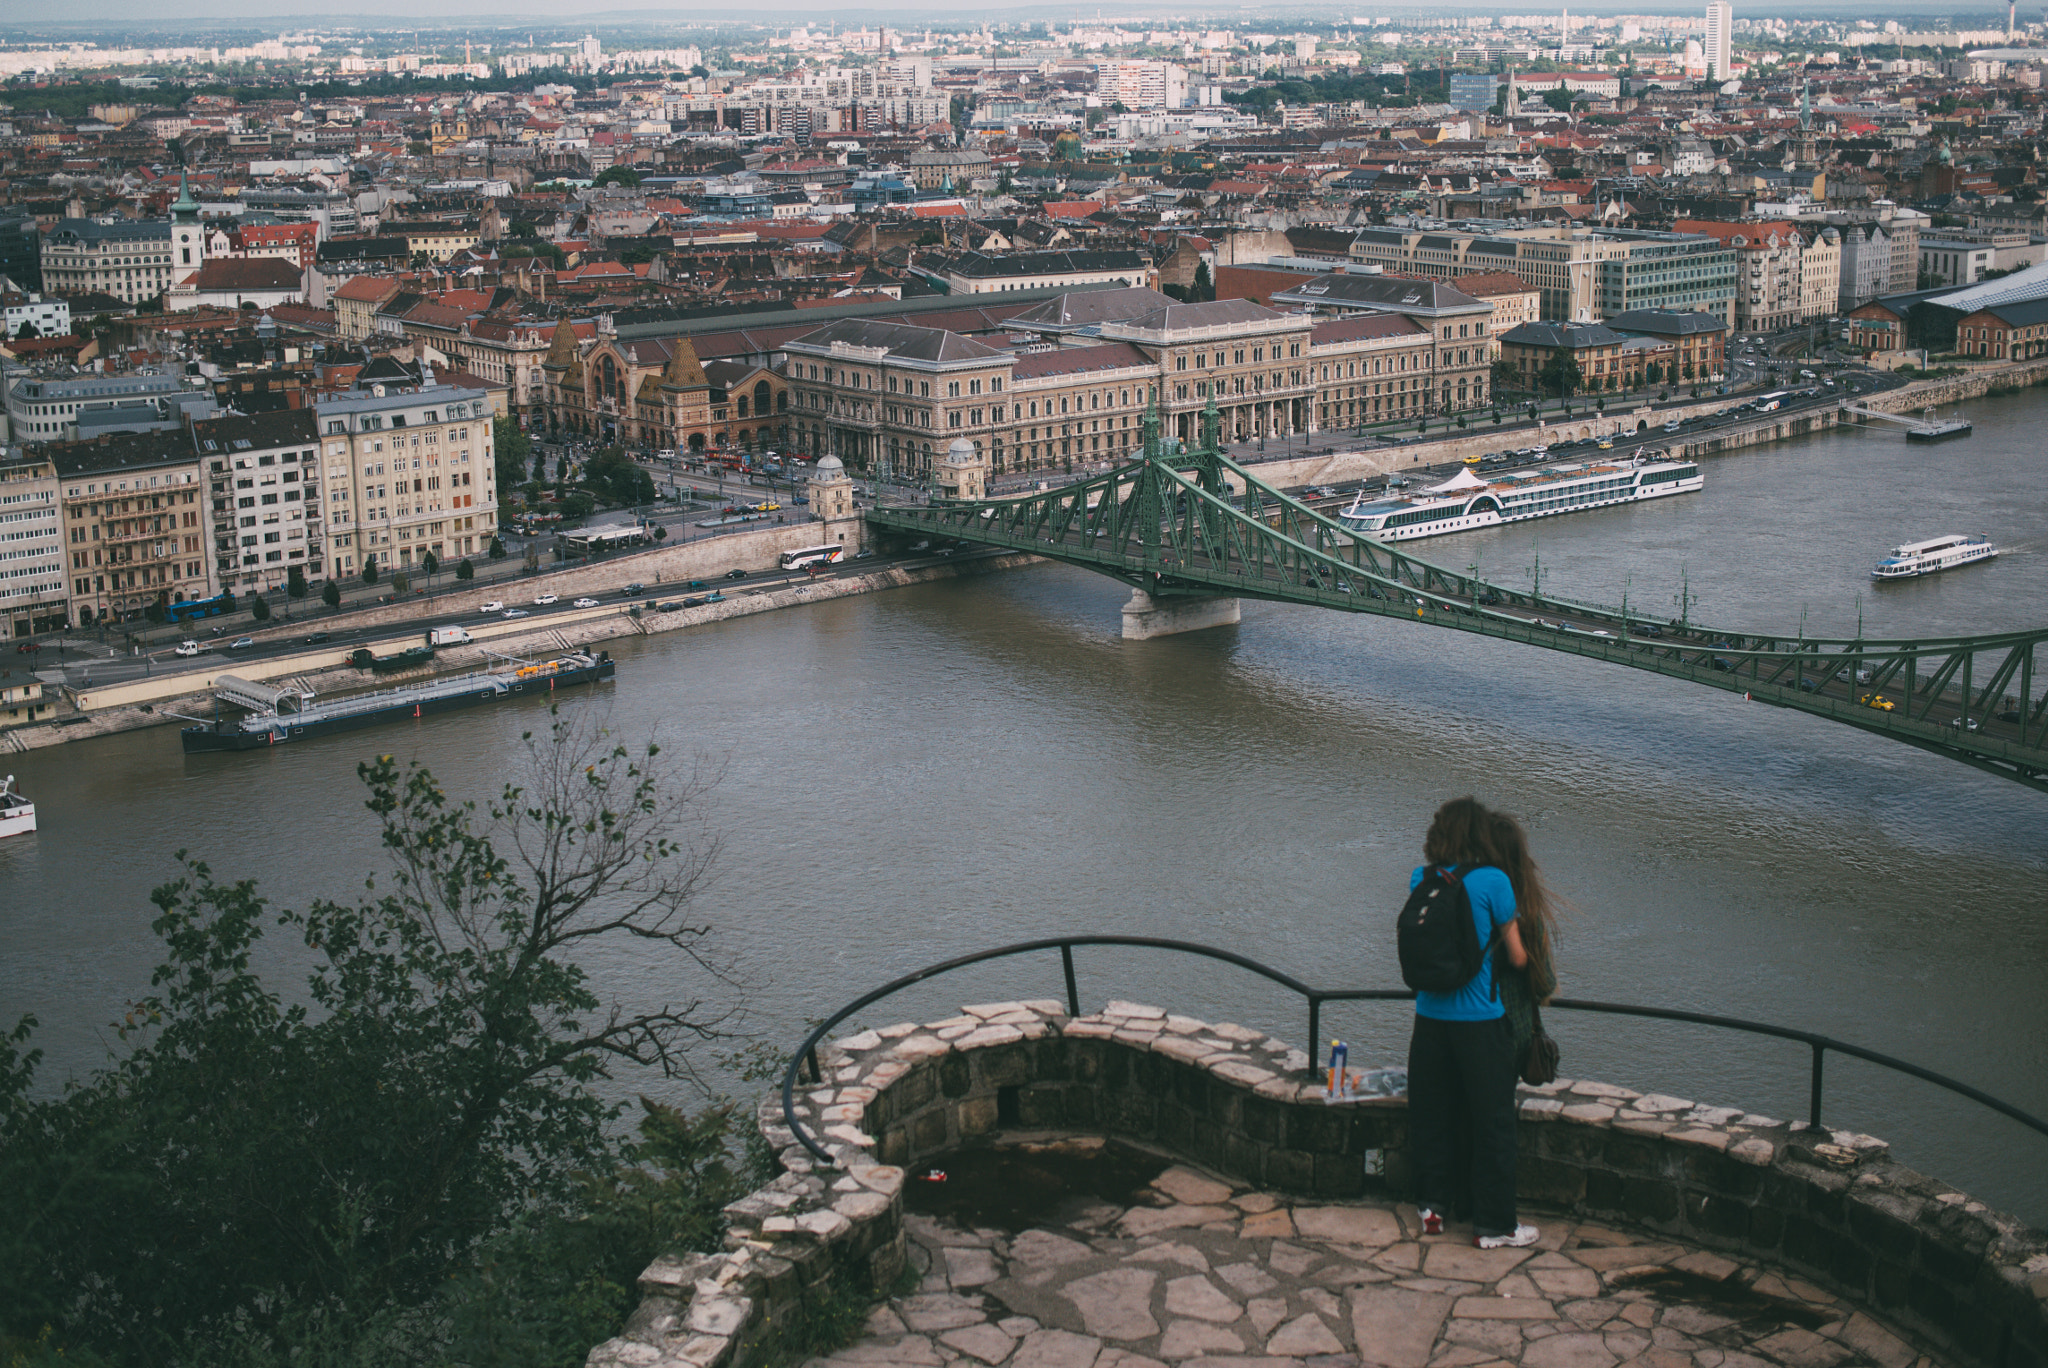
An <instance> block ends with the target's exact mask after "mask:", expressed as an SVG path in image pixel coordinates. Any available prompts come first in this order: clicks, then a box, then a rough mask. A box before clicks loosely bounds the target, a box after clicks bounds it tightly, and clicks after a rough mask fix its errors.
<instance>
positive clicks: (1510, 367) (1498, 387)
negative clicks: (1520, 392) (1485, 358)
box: [1492, 357, 1522, 394]
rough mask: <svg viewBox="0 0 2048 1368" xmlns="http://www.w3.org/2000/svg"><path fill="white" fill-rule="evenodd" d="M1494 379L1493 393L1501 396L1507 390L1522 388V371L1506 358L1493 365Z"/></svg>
mask: <svg viewBox="0 0 2048 1368" xmlns="http://www.w3.org/2000/svg"><path fill="white" fill-rule="evenodd" d="M1492 379H1493V392H1494V393H1495V394H1500V393H1502V392H1503V391H1506V390H1517V389H1520V388H1522V372H1521V369H1520V368H1519V367H1517V366H1516V365H1515V363H1514V362H1512V361H1510V360H1508V359H1507V358H1506V357H1502V358H1500V359H1499V360H1497V361H1495V362H1494V363H1493V367H1492Z"/></svg>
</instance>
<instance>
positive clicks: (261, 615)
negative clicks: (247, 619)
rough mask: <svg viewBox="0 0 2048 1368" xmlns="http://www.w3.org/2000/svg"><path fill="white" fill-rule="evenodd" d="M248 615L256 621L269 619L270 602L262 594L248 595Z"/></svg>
mask: <svg viewBox="0 0 2048 1368" xmlns="http://www.w3.org/2000/svg"><path fill="white" fill-rule="evenodd" d="M249 615H250V616H251V617H253V618H255V619H256V620H257V621H258V622H268V621H270V604H269V602H268V601H267V600H265V599H264V597H263V595H261V594H254V595H251V596H250V599H249Z"/></svg>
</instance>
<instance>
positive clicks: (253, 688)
mask: <svg viewBox="0 0 2048 1368" xmlns="http://www.w3.org/2000/svg"><path fill="white" fill-rule="evenodd" d="M617 672H618V667H617V665H615V664H614V663H613V661H612V658H611V653H610V652H609V651H601V652H599V653H598V654H597V655H594V656H593V655H589V654H587V653H585V652H582V651H570V652H567V653H565V654H563V655H559V656H556V657H554V658H553V659H552V660H532V661H519V662H516V663H515V665H514V668H512V669H509V670H495V671H490V672H487V673H483V674H468V675H456V676H453V677H451V678H448V679H436V680H430V681H428V682H426V683H424V684H408V685H406V686H404V687H403V688H397V689H380V690H378V691H376V692H374V693H364V694H354V695H351V696H350V697H347V698H337V699H332V700H325V701H307V699H306V697H305V696H304V695H301V694H299V693H297V692H296V691H294V690H292V689H286V688H278V687H276V686H274V685H269V684H260V683H257V682H255V681H253V680H247V679H241V678H238V677H236V676H234V675H221V676H219V677H218V678H216V679H215V680H214V682H213V691H214V697H215V698H217V699H218V700H219V701H220V702H222V703H228V704H233V705H234V706H236V707H239V708H243V709H246V710H247V711H246V712H245V713H244V714H243V715H242V716H239V717H231V718H222V719H216V720H214V721H212V722H208V723H203V724H201V725H199V726H196V727H186V728H185V729H184V731H183V732H182V733H181V734H180V735H181V739H182V740H183V741H184V744H185V753H186V754H188V755H190V754H194V753H197V752H201V751H241V750H256V749H258V748H259V747H264V746H277V745H282V744H284V743H285V742H287V741H298V740H301V739H304V738H309V737H314V736H327V735H331V734H332V733H334V732H343V731H353V730H354V729H356V728H357V727H369V726H374V725H376V724H377V723H379V722H390V721H395V720H396V719H398V718H402V717H425V716H427V715H429V714H430V713H443V712H453V711H455V710H456V709H457V708H474V707H478V706H480V705H482V704H485V703H496V702H499V701H501V700H503V699H507V698H516V697H519V696H521V695H524V694H530V693H549V692H552V691H553V690H555V689H561V688H569V687H572V686H574V685H577V684H594V683H596V682H597V681H598V680H601V679H610V678H612V677H613V676H614V675H615V674H616V673H617Z"/></svg>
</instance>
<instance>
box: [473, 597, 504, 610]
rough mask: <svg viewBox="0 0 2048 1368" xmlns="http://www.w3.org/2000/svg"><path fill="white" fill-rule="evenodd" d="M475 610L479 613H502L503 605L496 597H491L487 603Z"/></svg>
mask: <svg viewBox="0 0 2048 1368" xmlns="http://www.w3.org/2000/svg"><path fill="white" fill-rule="evenodd" d="M477 611H478V612H479V613H502V612H504V611H505V605H504V604H503V603H501V602H499V601H498V600H497V599H492V600H491V601H490V602H489V603H486V604H485V605H484V606H483V607H481V608H479V609H477Z"/></svg>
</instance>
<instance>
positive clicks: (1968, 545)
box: [1870, 537, 1998, 580]
mask: <svg viewBox="0 0 2048 1368" xmlns="http://www.w3.org/2000/svg"><path fill="white" fill-rule="evenodd" d="M1997 554H1998V548H1997V547H1995V546H1993V545H1992V544H1991V543H1990V541H1989V540H1987V539H1986V538H1984V537H1930V538H1928V539H1927V540H1926V541H1916V542H1907V543H1906V544H1905V545H1904V546H1895V547H1893V548H1892V553H1891V554H1890V555H1889V556H1886V557H1885V558H1884V559H1883V560H1881V561H1879V562H1878V563H1877V564H1876V565H1874V566H1872V567H1871V570H1870V577H1871V578H1872V579H1881V580H1886V579H1912V578H1913V577H1914V576H1915V575H1932V574H1934V573H1935V572H1937V571H1941V570H1953V569H1955V568H1956V567H1957V566H1958V565H1968V564H1970V563H1971V562H1972V561H1980V560H1990V559H1991V558H1992V557H1993V556H1995V555H1997Z"/></svg>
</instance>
